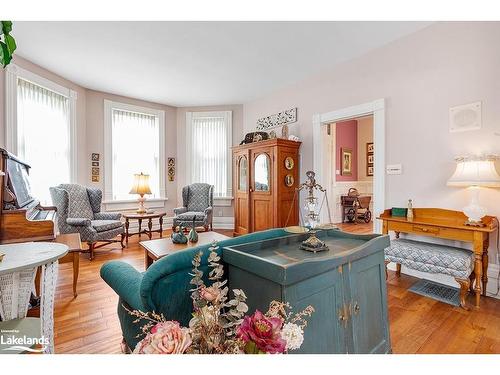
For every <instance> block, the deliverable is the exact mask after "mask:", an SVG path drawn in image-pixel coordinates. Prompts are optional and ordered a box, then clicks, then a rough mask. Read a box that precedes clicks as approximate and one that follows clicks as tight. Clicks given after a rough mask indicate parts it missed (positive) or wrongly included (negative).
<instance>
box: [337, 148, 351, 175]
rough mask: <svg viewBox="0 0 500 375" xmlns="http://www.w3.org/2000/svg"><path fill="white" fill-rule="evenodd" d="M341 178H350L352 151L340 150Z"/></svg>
mask: <svg viewBox="0 0 500 375" xmlns="http://www.w3.org/2000/svg"><path fill="white" fill-rule="evenodd" d="M340 160H341V162H342V176H352V150H351V149H350V148H342V152H341V159H340Z"/></svg>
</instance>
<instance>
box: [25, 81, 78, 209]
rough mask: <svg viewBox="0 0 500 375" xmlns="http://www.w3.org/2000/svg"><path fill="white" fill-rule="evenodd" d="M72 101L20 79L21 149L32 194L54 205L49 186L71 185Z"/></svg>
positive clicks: (42, 201)
mask: <svg viewBox="0 0 500 375" xmlns="http://www.w3.org/2000/svg"><path fill="white" fill-rule="evenodd" d="M69 124H70V122H69V101H68V98H67V97H65V96H63V95H61V94H58V93H55V92H54V91H51V90H48V89H46V88H44V87H41V86H38V85H36V84H34V83H31V82H28V81H25V80H23V79H21V78H18V80H17V139H18V141H17V142H18V144H17V150H18V156H19V157H20V158H21V159H22V160H24V161H25V162H26V163H28V164H29V165H30V166H31V170H30V182H31V190H32V195H33V196H34V197H36V198H38V199H39V200H40V201H41V203H42V204H49V203H50V202H51V198H50V193H49V187H51V186H55V185H58V184H60V183H68V182H70V176H71V175H70V130H69Z"/></svg>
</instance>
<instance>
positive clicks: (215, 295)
mask: <svg viewBox="0 0 500 375" xmlns="http://www.w3.org/2000/svg"><path fill="white" fill-rule="evenodd" d="M219 296H220V292H219V290H218V289H217V288H214V287H213V286H210V287H208V288H207V287H203V288H201V290H200V297H201V298H203V299H204V300H205V301H207V302H214V301H217V300H218V299H219Z"/></svg>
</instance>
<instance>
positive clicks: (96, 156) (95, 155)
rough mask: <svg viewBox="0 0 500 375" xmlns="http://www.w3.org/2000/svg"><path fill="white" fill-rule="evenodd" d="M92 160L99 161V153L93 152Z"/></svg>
mask: <svg viewBox="0 0 500 375" xmlns="http://www.w3.org/2000/svg"><path fill="white" fill-rule="evenodd" d="M92 161H99V154H97V153H95V152H93V153H92Z"/></svg>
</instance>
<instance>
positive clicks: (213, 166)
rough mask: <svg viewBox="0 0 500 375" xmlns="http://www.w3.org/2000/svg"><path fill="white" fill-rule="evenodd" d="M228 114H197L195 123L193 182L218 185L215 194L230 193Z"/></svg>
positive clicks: (192, 162)
mask: <svg viewBox="0 0 500 375" xmlns="http://www.w3.org/2000/svg"><path fill="white" fill-rule="evenodd" d="M228 132H229V124H228V121H227V118H226V116H203V117H201V116H199V117H198V116H196V117H195V116H193V118H192V123H191V145H192V150H191V182H192V183H193V182H205V183H208V184H211V185H214V197H225V196H227V195H228V175H227V174H228V163H229V162H230V161H229V160H228V149H229V144H228V137H227V134H228Z"/></svg>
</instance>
